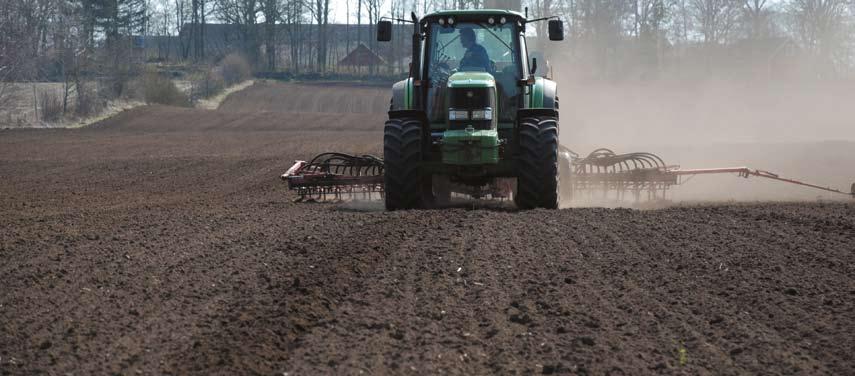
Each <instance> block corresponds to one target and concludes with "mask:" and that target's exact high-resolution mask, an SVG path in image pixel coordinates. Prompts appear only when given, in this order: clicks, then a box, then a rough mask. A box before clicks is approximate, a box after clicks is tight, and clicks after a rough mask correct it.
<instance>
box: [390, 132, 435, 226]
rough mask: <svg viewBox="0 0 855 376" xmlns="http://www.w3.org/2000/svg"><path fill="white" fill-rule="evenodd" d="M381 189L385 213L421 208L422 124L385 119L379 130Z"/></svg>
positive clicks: (422, 183) (422, 203) (422, 178)
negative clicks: (381, 168) (381, 133)
mask: <svg viewBox="0 0 855 376" xmlns="http://www.w3.org/2000/svg"><path fill="white" fill-rule="evenodd" d="M383 162H384V171H383V185H384V191H385V193H384V194H385V200H386V210H408V209H419V208H423V207H424V204H425V203H424V197H425V196H424V194H423V192H422V190H423V188H424V177H423V176H422V175H423V174H422V173H421V162H422V124H421V121H419V120H418V119H413V118H400V119H389V120H388V121H386V126H385V127H384V129H383Z"/></svg>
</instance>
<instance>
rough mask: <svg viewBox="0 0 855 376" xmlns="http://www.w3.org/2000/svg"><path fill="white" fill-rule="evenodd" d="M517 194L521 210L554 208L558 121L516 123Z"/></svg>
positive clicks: (556, 203) (548, 119)
mask: <svg viewBox="0 0 855 376" xmlns="http://www.w3.org/2000/svg"><path fill="white" fill-rule="evenodd" d="M519 127H520V129H519V158H518V163H519V164H518V169H517V191H516V192H515V195H514V201H515V202H516V204H517V207H518V208H520V209H522V210H528V209H535V208H545V209H557V208H558V190H557V188H558V185H559V182H558V119H557V118H555V117H550V116H546V117H541V118H536V117H529V118H523V119H520V121H519Z"/></svg>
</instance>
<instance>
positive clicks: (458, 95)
mask: <svg viewBox="0 0 855 376" xmlns="http://www.w3.org/2000/svg"><path fill="white" fill-rule="evenodd" d="M469 93H472V94H471V96H470V94H469ZM490 102H491V101H490V90H489V89H488V88H455V89H451V93H450V98H449V101H448V104H449V107H451V108H456V109H461V110H462V109H469V110H472V109H476V108H485V107H492V106H491V105H490Z"/></svg>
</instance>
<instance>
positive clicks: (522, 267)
mask: <svg viewBox="0 0 855 376" xmlns="http://www.w3.org/2000/svg"><path fill="white" fill-rule="evenodd" d="M339 89H341V88H339ZM255 90H263V91H264V92H266V93H268V94H265V96H262V97H264V98H268V99H267V100H268V101H269V103H271V104H272V105H273V106H274V107H276V108H279V105H278V104H277V103H274V100H275V98H277V97H276V96H275V95H273V94H276V93H277V92H281V93H282V96H281V98H282V100H283V101H284V100H286V99H287V98H292V97H293V96H294V90H295V89H294V88H291V87H289V86H282V85H281V84H276V85H267V86H264V87H256V88H253V89H250V90H249V91H248V92H245V93H242V94H239V95H238V97H236V98H234V100H231V101H227V104H226V105H225V106H224V107H225V108H230V107H229V106H231V105H235V103H239V102H240V100H239V99H240V97H242V96H245V97H247V98H253V96H254V95H257V93H255V92H254V91H255ZM300 90H308V89H306V88H301V89H300ZM360 90H361V89H360ZM306 95H315V96H317V95H320V94H317V93H314V92H309V93H307V94H306ZM341 98H346V99H339V100H342V101H345V100H350V98H349V97H341ZM229 103H231V105H230V104H229ZM253 103H254V102H252V101H250V103H247V104H245V105H239V106H237V107H238V108H231V109H230V110H225V109H223V110H220V111H203V110H194V109H175V108H168V107H145V108H139V109H136V110H132V111H128V112H126V113H123V114H122V115H120V116H118V117H115V118H113V119H111V120H109V121H105V122H103V123H101V124H98V125H97V126H95V127H91V128H86V129H80V130H15V131H4V132H0V176H2V177H3V179H2V180H0V229H2V232H0V257H2V262H0V280H2V283H3V286H2V288H0V373H2V374H31V373H51V374H65V373H75V374H106V373H123V374H133V373H135V372H139V373H143V374H164V373H172V374H187V373H193V374H210V373H225V374H232V373H241V374H243V373H259V374H279V375H281V374H282V373H283V372H287V373H288V374H291V375H293V374H319V373H334V374H358V373H363V372H364V373H378V374H425V373H456V374H490V373H492V374H506V373H541V372H543V373H572V374H609V375H638V374H663V373H664V374H746V373H747V374H793V373H795V374H847V373H850V372H851V370H852V369H853V368H855V360H853V358H852V356H851V354H853V353H855V280H854V279H853V277H852V276H853V275H855V269H853V265H855V252H853V249H855V205H853V204H852V203H826V204H821V203H768V204H750V205H749V204H730V205H715V206H713V205H698V206H678V207H672V208H668V209H663V210H649V211H637V210H628V209H597V208H590V209H570V210H560V211H542V210H535V211H528V212H515V211H513V210H511V209H508V208H506V207H504V206H501V205H500V206H498V207H494V206H486V207H482V208H480V209H477V210H469V209H465V208H453V209H447V210H434V211H416V212H394V213H386V212H382V211H379V210H375V209H376V208H378V207H379V205H374V204H366V205H335V204H296V203H292V202H291V200H292V199H293V198H294V197H293V195H292V194H291V193H289V192H288V191H287V189H286V187H285V186H284V185H283V184H282V183H281V182H280V181H279V180H278V176H279V174H281V173H282V172H283V171H284V170H285V169H286V168H287V167H288V166H289V165H290V163H291V161H292V160H293V159H298V158H306V157H308V156H311V155H312V154H314V153H316V152H319V151H322V150H341V151H352V152H374V153H378V152H379V141H380V138H381V132H380V127H381V125H382V120H383V116H384V115H383V114H382V113H373V114H371V113H369V114H344V113H327V114H324V113H308V111H303V113H299V114H295V113H285V112H263V111H257V110H258V109H259V107H253V106H254V105H255V104H253ZM336 104H337V103H336V102H334V101H333V102H331V103H330V105H331V106H335V105H336ZM241 106H246V107H241ZM284 106H286V105H284V104H283V107H284ZM262 108H266V107H263V106H262ZM246 109H249V110H250V111H256V112H254V113H242V111H245V110H246ZM267 109H270V108H267ZM376 112H378V111H376Z"/></svg>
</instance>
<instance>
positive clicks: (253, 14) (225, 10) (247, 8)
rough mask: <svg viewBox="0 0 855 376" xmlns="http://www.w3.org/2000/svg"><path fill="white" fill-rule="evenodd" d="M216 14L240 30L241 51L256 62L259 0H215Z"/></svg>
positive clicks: (253, 62)
mask: <svg viewBox="0 0 855 376" xmlns="http://www.w3.org/2000/svg"><path fill="white" fill-rule="evenodd" d="M216 5H217V8H216V9H217V15H218V16H219V18H220V19H221V20H222V21H224V22H226V23H228V24H232V25H238V29H239V30H240V39H241V46H242V47H243V53H244V54H245V55H246V57H247V58H248V59H249V60H250V61H251V62H252V64H256V63H258V47H259V44H258V29H257V27H256V24H257V20H258V14H259V12H260V11H261V4H260V3H259V0H217V1H216Z"/></svg>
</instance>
